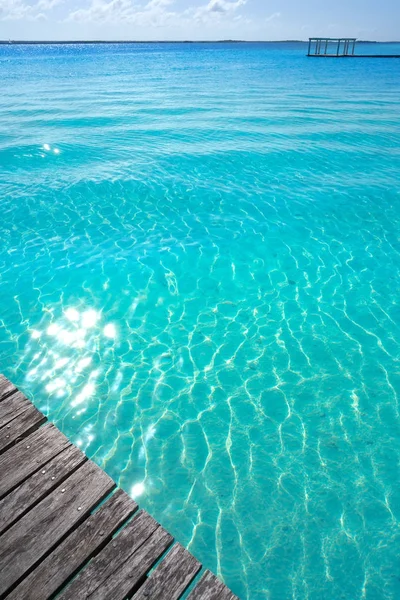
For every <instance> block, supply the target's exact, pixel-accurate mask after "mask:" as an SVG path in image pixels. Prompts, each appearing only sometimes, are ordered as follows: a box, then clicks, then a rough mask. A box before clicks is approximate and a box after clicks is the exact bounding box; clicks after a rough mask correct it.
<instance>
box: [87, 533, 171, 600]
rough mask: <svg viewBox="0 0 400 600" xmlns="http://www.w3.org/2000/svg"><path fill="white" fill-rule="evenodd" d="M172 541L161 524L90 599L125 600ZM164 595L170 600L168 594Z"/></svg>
mask: <svg viewBox="0 0 400 600" xmlns="http://www.w3.org/2000/svg"><path fill="white" fill-rule="evenodd" d="M172 542H173V537H172V536H171V535H170V534H169V533H168V532H167V531H165V529H163V528H162V527H161V526H159V527H158V528H157V529H156V530H155V532H154V533H153V534H152V535H151V536H150V537H149V538H148V539H147V540H146V541H145V542H144V544H142V545H141V546H140V548H138V550H137V551H136V552H135V553H134V554H132V555H131V556H130V557H129V558H128V560H126V561H125V562H124V563H122V564H121V565H120V567H119V568H118V569H117V570H116V571H114V573H113V574H112V575H111V576H110V577H109V578H108V579H107V580H106V581H105V582H104V583H103V584H102V585H101V586H100V587H98V588H97V589H96V590H95V591H94V592H93V593H92V594H90V596H89V598H90V600H111V599H112V600H124V599H125V598H126V597H127V596H128V595H130V594H131V592H132V590H133V589H134V588H135V587H136V586H137V585H138V583H139V582H140V581H142V580H143V578H144V577H145V576H146V573H147V572H148V571H149V570H150V569H151V568H152V566H153V565H154V564H155V563H156V562H157V560H158V559H159V558H160V556H162V555H163V554H164V552H165V551H166V550H167V548H168V547H169V546H170V545H171V544H172ZM163 597H164V598H165V599H166V598H168V600H170V598H169V596H168V594H165V596H163ZM150 598H152V596H150ZM152 600H153V599H152Z"/></svg>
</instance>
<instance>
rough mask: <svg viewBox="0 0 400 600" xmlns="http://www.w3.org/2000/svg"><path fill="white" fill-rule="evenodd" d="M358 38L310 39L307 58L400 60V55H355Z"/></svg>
mask: <svg viewBox="0 0 400 600" xmlns="http://www.w3.org/2000/svg"><path fill="white" fill-rule="evenodd" d="M356 42H357V38H330V37H311V38H308V51H307V56H312V57H319V58H400V54H355V48H356Z"/></svg>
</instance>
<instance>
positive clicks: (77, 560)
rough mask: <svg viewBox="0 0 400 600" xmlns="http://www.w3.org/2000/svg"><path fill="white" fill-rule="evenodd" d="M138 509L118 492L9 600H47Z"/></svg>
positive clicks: (24, 580) (59, 547) (72, 534)
mask: <svg viewBox="0 0 400 600" xmlns="http://www.w3.org/2000/svg"><path fill="white" fill-rule="evenodd" d="M137 508H138V506H137V504H136V502H134V501H133V500H132V499H131V498H129V496H128V495H127V494H125V492H123V491H122V490H117V491H116V492H115V494H113V495H112V496H111V498H109V499H108V500H107V501H106V502H105V503H104V504H103V505H102V506H101V507H100V508H99V509H98V510H97V511H96V512H95V513H93V514H92V515H90V517H88V518H87V519H86V520H85V521H84V522H83V523H82V524H81V525H80V526H79V527H78V528H77V529H75V531H73V532H72V533H71V534H70V535H69V536H68V537H67V538H66V539H65V540H64V541H63V542H62V543H61V544H60V545H59V546H57V547H56V548H55V549H54V550H53V552H52V553H51V554H50V555H49V556H48V557H47V558H46V559H45V560H44V561H43V562H41V563H40V564H39V565H38V566H37V567H36V569H35V570H34V571H33V572H32V573H31V574H30V575H28V577H27V578H26V579H23V581H22V582H21V583H20V585H19V586H17V587H16V588H15V589H14V590H13V591H12V592H11V594H10V595H9V596H7V600H21V598H23V599H24V600H47V599H48V598H50V597H52V596H53V594H54V593H56V592H57V591H58V590H59V589H60V588H61V586H62V585H64V584H65V582H67V581H68V579H69V578H71V577H72V576H73V575H74V574H75V573H76V572H77V570H78V569H79V568H80V567H81V566H82V565H83V564H84V563H85V562H86V561H87V560H89V559H90V558H91V557H92V556H93V555H94V554H95V553H96V552H97V551H98V550H99V549H101V548H102V546H104V545H105V544H106V543H107V542H108V541H109V540H110V538H111V536H112V534H113V533H114V532H115V531H116V530H117V529H118V527H120V526H121V525H122V524H123V523H124V521H126V520H127V519H128V518H129V517H130V516H131V515H132V514H133V513H134V512H135V511H136V510H137Z"/></svg>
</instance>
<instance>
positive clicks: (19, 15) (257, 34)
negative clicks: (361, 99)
mask: <svg viewBox="0 0 400 600" xmlns="http://www.w3.org/2000/svg"><path fill="white" fill-rule="evenodd" d="M310 36H330V37H335V36H342V37H343V36H349V37H357V38H361V39H371V40H379V41H388V40H396V39H399V38H400V0H380V1H379V2H378V1H377V0H0V39H2V40H8V39H14V40H16V39H25V40H95V39H101V40H112V39H113V40H221V39H241V40H282V39H307V38H308V37H310Z"/></svg>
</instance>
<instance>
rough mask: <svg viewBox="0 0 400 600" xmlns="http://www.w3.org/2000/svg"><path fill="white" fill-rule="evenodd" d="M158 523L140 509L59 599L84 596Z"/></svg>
mask: <svg viewBox="0 0 400 600" xmlns="http://www.w3.org/2000/svg"><path fill="white" fill-rule="evenodd" d="M158 527H159V525H158V523H157V522H156V521H155V520H154V519H153V518H152V517H150V515H149V514H147V513H146V512H144V511H141V512H140V513H139V514H138V515H137V516H136V517H135V518H134V519H132V521H130V522H129V523H128V525H126V527H124V528H123V529H122V530H121V531H120V532H119V534H118V535H117V536H116V537H115V538H114V539H113V540H112V541H111V542H110V543H109V544H107V546H106V547H105V548H104V549H103V550H102V551H101V552H100V553H99V554H98V555H97V556H96V557H95V558H94V559H93V560H92V562H91V563H90V564H89V565H88V566H87V567H86V569H84V570H83V571H81V572H80V573H79V575H78V577H77V578H76V579H74V581H73V582H72V583H71V585H70V586H69V587H67V588H66V589H65V590H64V591H63V593H62V594H61V595H60V596H59V597H58V598H57V600H67V599H68V600H76V598H85V597H87V596H89V595H90V594H91V593H92V592H94V591H95V590H96V589H97V588H98V587H99V586H102V585H104V583H105V581H106V580H107V579H108V578H109V577H111V576H112V574H113V573H114V571H116V570H117V569H118V568H119V567H120V565H121V564H122V563H123V562H125V561H126V560H128V558H129V557H130V556H131V555H132V554H133V553H134V552H135V551H136V550H137V549H138V548H139V547H140V546H141V545H142V544H143V543H144V542H145V541H146V540H147V539H148V538H149V537H150V536H151V535H152V533H153V532H154V531H155V530H156V529H157V528H158Z"/></svg>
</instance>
